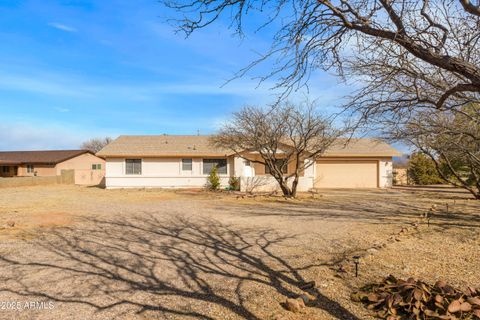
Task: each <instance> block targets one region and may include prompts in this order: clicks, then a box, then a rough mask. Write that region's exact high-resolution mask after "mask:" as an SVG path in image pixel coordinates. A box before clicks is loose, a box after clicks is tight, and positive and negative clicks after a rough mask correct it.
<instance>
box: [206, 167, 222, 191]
mask: <svg viewBox="0 0 480 320" xmlns="http://www.w3.org/2000/svg"><path fill="white" fill-rule="evenodd" d="M219 187H220V177H219V176H218V172H217V167H216V166H214V167H213V168H212V171H210V175H209V176H208V178H207V188H208V189H210V190H213V191H215V190H218V188H219Z"/></svg>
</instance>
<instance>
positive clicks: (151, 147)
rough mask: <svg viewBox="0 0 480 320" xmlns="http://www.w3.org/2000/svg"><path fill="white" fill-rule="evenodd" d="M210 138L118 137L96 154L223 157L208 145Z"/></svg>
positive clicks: (218, 150) (222, 154)
mask: <svg viewBox="0 0 480 320" xmlns="http://www.w3.org/2000/svg"><path fill="white" fill-rule="evenodd" d="M209 138H210V136H177V135H157V136H120V137H118V138H117V139H116V140H114V141H112V142H111V143H109V144H108V145H107V146H106V147H105V148H103V149H102V150H100V151H99V152H98V153H97V156H99V157H168V156H225V155H228V154H231V152H230V151H228V150H221V149H218V148H214V147H213V146H211V145H210V141H209Z"/></svg>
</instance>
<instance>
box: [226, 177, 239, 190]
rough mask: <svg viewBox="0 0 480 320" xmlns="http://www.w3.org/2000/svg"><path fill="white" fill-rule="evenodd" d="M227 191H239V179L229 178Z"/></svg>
mask: <svg viewBox="0 0 480 320" xmlns="http://www.w3.org/2000/svg"><path fill="white" fill-rule="evenodd" d="M228 189H229V190H233V191H238V190H240V179H238V178H237V177H230V179H228Z"/></svg>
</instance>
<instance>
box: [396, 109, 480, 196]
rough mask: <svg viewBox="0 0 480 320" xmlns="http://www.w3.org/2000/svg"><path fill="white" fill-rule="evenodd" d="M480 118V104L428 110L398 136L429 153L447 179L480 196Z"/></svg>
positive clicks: (442, 176)
mask: <svg viewBox="0 0 480 320" xmlns="http://www.w3.org/2000/svg"><path fill="white" fill-rule="evenodd" d="M479 119H480V106H479V105H476V104H470V105H466V106H464V107H462V108H461V109H460V110H458V112H451V111H443V112H436V113H430V112H425V113H423V114H419V115H418V117H417V118H416V119H414V120H411V121H410V122H409V123H408V124H407V125H406V126H405V127H404V129H402V130H399V131H398V132H397V135H398V136H399V137H401V139H403V140H406V141H408V142H410V143H411V144H412V145H414V146H415V147H417V148H418V149H419V150H421V151H422V152H423V153H425V154H427V155H428V156H429V157H430V158H431V159H432V160H433V161H434V163H435V165H436V167H437V171H438V172H439V174H440V176H441V178H442V179H443V180H445V181H446V182H448V183H450V184H453V185H455V186H457V187H461V188H464V189H466V190H468V191H469V192H470V193H472V194H473V196H474V197H475V198H476V199H480V126H479V125H478V122H479Z"/></svg>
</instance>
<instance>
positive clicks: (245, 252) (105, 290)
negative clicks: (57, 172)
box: [0, 214, 357, 320]
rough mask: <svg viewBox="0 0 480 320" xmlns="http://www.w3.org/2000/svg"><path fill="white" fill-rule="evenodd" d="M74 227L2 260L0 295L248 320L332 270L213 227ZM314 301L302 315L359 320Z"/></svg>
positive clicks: (154, 223)
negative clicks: (314, 271) (307, 274)
mask: <svg viewBox="0 0 480 320" xmlns="http://www.w3.org/2000/svg"><path fill="white" fill-rule="evenodd" d="M79 226H81V227H79ZM79 226H70V227H68V228H61V229H55V230H52V231H51V232H49V234H48V235H45V236H44V237H42V238H39V239H38V240H35V243H34V244H35V248H36V250H35V252H29V253H25V254H21V253H17V254H15V255H3V256H1V257H0V266H1V268H2V270H3V271H2V276H1V277H0V280H1V281H2V284H1V285H0V292H1V293H2V294H12V295H21V296H25V297H39V298H44V299H48V300H53V301H57V302H61V303H62V304H79V305H81V306H88V307H91V308H93V309H94V310H95V313H102V312H108V313H109V314H112V313H113V316H112V318H117V317H119V314H120V313H122V312H124V313H128V314H130V313H134V314H139V315H143V314H149V313H150V312H153V313H154V314H155V315H156V316H157V317H159V318H160V317H165V318H182V319H183V318H198V319H225V318H239V319H252V320H255V319H262V318H264V316H265V314H268V313H263V314H262V312H263V311H265V310H260V311H259V309H262V308H268V307H269V306H268V304H267V305H266V304H265V303H264V304H260V305H257V304H256V299H257V298H260V297H261V296H262V295H263V296H265V297H266V296H268V297H271V296H272V292H275V293H278V294H281V295H282V296H284V297H296V296H297V294H298V291H299V290H298V287H299V286H300V285H301V284H302V283H305V281H308V280H309V279H304V278H303V277H302V275H301V273H302V271H304V270H308V269H310V268H314V267H316V266H321V265H330V264H331V265H334V264H335V263H336V262H334V261H332V262H330V263H329V262H326V263H323V264H318V265H313V264H310V265H300V266H294V265H293V264H295V261H294V260H292V259H290V258H288V257H285V256H288V255H287V254H285V255H280V254H278V253H276V252H277V249H278V247H281V246H282V245H283V243H284V242H285V241H288V240H291V239H294V238H295V237H294V236H285V235H279V234H278V233H276V232H274V231H273V230H268V229H257V228H255V229H254V228H248V229H247V228H243V229H236V228H234V227H232V226H229V225H226V224H222V223H220V222H218V221H215V220H212V219H208V220H207V219H199V218H193V217H176V218H172V219H171V220H168V221H166V220H164V219H159V218H157V217H156V216H155V215H154V214H141V215H139V216H137V217H130V218H121V217H119V218H116V219H114V220H103V219H87V220H86V221H84V222H83V223H82V224H79ZM312 293H313V294H314V295H315V296H317V299H316V300H315V301H313V302H312V303H311V304H310V307H311V308H309V310H313V311H314V312H315V310H320V309H321V310H323V311H325V312H326V313H327V314H329V315H330V316H331V317H332V318H337V319H357V317H356V316H355V315H353V314H352V313H350V312H349V311H348V310H346V309H345V308H344V307H342V306H341V305H340V304H339V303H337V302H335V301H332V300H330V299H329V298H327V297H326V296H324V295H322V293H321V292H319V291H318V290H317V289H314V292H312ZM271 299H273V298H271ZM259 300H262V299H259ZM267 301H268V300H267ZM273 301H275V300H270V303H272V302H273ZM282 301H284V300H282ZM282 301H278V300H276V303H277V308H278V305H279V303H280V302H282ZM267 303H268V302H267ZM270 307H271V306H270ZM273 309H275V308H273ZM280 310H281V309H280ZM277 311H278V309H277ZM284 312H286V311H284ZM292 315H293V314H292ZM313 315H315V314H313ZM300 318H302V316H300ZM310 318H311V317H310Z"/></svg>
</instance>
